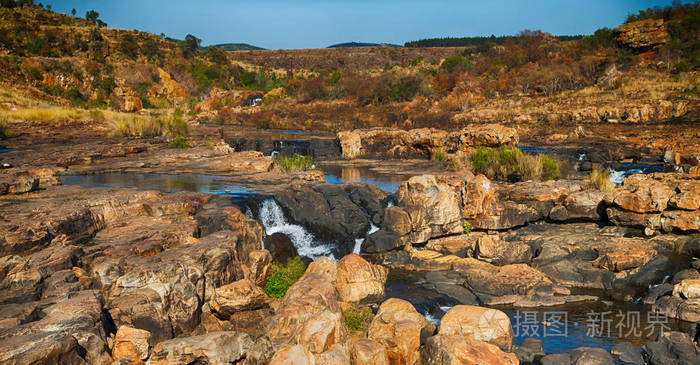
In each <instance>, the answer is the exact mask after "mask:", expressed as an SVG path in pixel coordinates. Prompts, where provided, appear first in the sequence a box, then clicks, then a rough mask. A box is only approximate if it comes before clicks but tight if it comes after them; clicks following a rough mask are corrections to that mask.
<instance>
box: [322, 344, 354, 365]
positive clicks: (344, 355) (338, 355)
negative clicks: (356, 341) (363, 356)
mask: <svg viewBox="0 0 700 365" xmlns="http://www.w3.org/2000/svg"><path fill="white" fill-rule="evenodd" d="M316 363H317V364H327V365H345V364H350V353H349V352H348V348H347V345H346V344H342V345H341V344H335V345H333V346H331V348H330V349H328V351H325V352H323V353H322V354H319V355H316Z"/></svg>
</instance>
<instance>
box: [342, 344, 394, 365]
mask: <svg viewBox="0 0 700 365" xmlns="http://www.w3.org/2000/svg"><path fill="white" fill-rule="evenodd" d="M350 363H351V364H355V365H389V357H388V356H387V353H386V349H385V348H384V346H382V344H380V343H379V342H376V341H373V340H370V339H368V338H360V339H356V340H354V341H352V343H351V348H350Z"/></svg>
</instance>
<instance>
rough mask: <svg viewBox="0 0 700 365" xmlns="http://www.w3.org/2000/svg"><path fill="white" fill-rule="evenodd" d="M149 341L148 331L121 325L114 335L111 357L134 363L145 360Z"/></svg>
mask: <svg viewBox="0 0 700 365" xmlns="http://www.w3.org/2000/svg"><path fill="white" fill-rule="evenodd" d="M150 341H151V333H150V332H148V331H144V330H140V329H136V328H133V327H129V326H121V327H119V330H117V334H116V335H115V337H114V346H113V347H112V358H113V359H114V360H115V361H118V360H121V359H127V360H130V361H133V362H136V363H139V362H141V361H142V360H146V359H147V358H148V355H149V352H148V351H149V348H150Z"/></svg>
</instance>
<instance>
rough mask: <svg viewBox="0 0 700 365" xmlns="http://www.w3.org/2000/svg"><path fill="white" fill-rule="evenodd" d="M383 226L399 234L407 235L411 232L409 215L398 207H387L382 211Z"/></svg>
mask: <svg viewBox="0 0 700 365" xmlns="http://www.w3.org/2000/svg"><path fill="white" fill-rule="evenodd" d="M383 227H384V228H386V229H387V230H388V231H390V232H394V233H396V234H397V235H399V236H403V235H407V234H409V233H410V232H411V217H410V216H409V215H408V213H406V211H405V210H403V209H401V208H400V207H397V206H393V207H390V208H387V209H386V210H385V211H384V224H383Z"/></svg>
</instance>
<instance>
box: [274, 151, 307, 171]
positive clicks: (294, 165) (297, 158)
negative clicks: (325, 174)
mask: <svg viewBox="0 0 700 365" xmlns="http://www.w3.org/2000/svg"><path fill="white" fill-rule="evenodd" d="M274 164H275V169H277V170H278V171H280V172H284V173H292V172H297V171H306V170H310V169H311V168H312V167H313V159H312V158H311V156H302V155H300V154H298V153H295V154H294V155H292V157H281V156H278V157H275V161H274Z"/></svg>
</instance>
